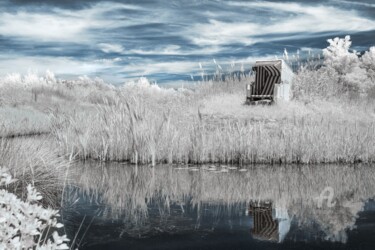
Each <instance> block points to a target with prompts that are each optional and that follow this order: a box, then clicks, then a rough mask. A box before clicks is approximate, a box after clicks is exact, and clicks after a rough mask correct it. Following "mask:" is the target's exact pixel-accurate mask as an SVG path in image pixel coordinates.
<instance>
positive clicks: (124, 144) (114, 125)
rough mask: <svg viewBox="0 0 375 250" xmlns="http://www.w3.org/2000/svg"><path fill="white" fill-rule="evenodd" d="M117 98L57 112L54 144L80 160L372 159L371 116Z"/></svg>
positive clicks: (373, 135) (373, 125) (373, 129)
mask: <svg viewBox="0 0 375 250" xmlns="http://www.w3.org/2000/svg"><path fill="white" fill-rule="evenodd" d="M123 98H124V97H123ZM222 98H223V99H224V100H225V97H224V96H223V97H222ZM120 99H121V98H119V100H118V103H116V104H115V105H111V106H103V105H99V106H98V107H97V111H96V112H95V113H91V114H85V115H82V114H81V115H80V114H77V115H75V116H56V117H55V118H54V124H55V126H54V130H53V131H54V135H55V136H56V138H57V139H58V142H59V143H60V147H61V148H63V149H64V150H65V152H70V151H74V152H76V153H77V155H78V157H80V158H82V159H89V158H92V159H97V160H101V161H130V162H133V163H141V164H146V163H153V164H155V163H160V162H162V163H232V164H250V163H332V162H343V163H354V162H373V161H375V122H373V121H372V119H371V118H367V119H353V120H351V119H350V116H349V117H347V118H345V115H341V117H340V115H337V114H336V116H335V115H332V116H329V115H327V114H319V113H318V112H313V111H311V112H312V113H313V114H304V113H299V114H295V113H289V114H284V115H280V114H277V115H279V116H281V117H276V114H275V117H274V118H275V119H273V118H272V116H269V117H268V119H267V118H265V117H267V112H270V113H271V112H273V110H272V109H274V108H275V109H277V107H261V108H258V109H259V111H258V112H264V113H266V114H263V115H262V116H259V115H258V116H252V117H251V116H250V117H248V118H236V114H233V116H232V117H229V118H228V117H225V116H223V117H221V118H220V115H219V114H216V115H212V116H210V115H208V114H205V113H201V111H200V110H199V108H198V109H197V110H196V113H194V112H192V111H191V112H189V111H187V112H186V113H185V114H181V113H178V112H177V113H176V112H174V111H173V108H172V107H171V109H169V110H168V111H165V110H166V109H162V108H160V107H158V104H157V103H153V105H152V106H148V105H147V104H145V103H144V102H143V100H141V99H133V101H132V102H130V101H124V102H122V101H121V100H122V99H121V100H120ZM125 100H126V98H125ZM301 105H302V104H301ZM158 108H159V109H160V110H162V111H157V109H158ZM246 108H247V109H252V107H246ZM202 109H203V108H202ZM163 110H164V111H163ZM203 110H204V109H203ZM279 111H280V112H283V110H282V109H280V110H279ZM254 117H257V118H256V119H255V118H254Z"/></svg>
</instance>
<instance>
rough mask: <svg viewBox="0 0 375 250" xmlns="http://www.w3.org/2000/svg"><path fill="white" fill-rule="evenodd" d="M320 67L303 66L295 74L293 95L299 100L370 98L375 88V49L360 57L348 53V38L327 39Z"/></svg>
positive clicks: (350, 52)
mask: <svg viewBox="0 0 375 250" xmlns="http://www.w3.org/2000/svg"><path fill="white" fill-rule="evenodd" d="M327 41H328V43H329V46H328V47H327V48H326V49H324V50H323V55H324V62H323V67H321V68H320V69H317V70H314V69H309V68H308V67H302V68H301V69H300V70H299V72H298V73H297V77H296V79H295V83H294V86H293V91H294V93H293V96H294V98H296V99H300V100H305V101H306V100H312V99H319V98H323V99H327V98H332V97H335V98H336V97H338V98H357V97H366V96H367V97H368V96H369V95H372V89H373V88H374V86H375V47H372V48H370V50H369V51H367V52H366V53H365V54H364V55H363V57H361V58H360V57H359V56H358V54H357V52H356V51H350V46H351V44H352V42H351V41H350V36H346V37H345V38H343V39H342V38H338V37H336V38H334V39H329V40H327Z"/></svg>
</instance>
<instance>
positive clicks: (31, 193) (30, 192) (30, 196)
mask: <svg viewBox="0 0 375 250" xmlns="http://www.w3.org/2000/svg"><path fill="white" fill-rule="evenodd" d="M42 198H43V197H42V196H41V195H40V193H39V192H38V191H36V189H35V188H34V187H33V186H31V184H29V185H27V201H29V202H34V201H39V200H41V199H42Z"/></svg>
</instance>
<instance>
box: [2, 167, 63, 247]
mask: <svg viewBox="0 0 375 250" xmlns="http://www.w3.org/2000/svg"><path fill="white" fill-rule="evenodd" d="M16 181H17V180H15V179H13V178H12V176H11V175H10V174H9V173H8V171H7V170H6V169H5V168H2V167H0V187H1V189H0V249H34V248H38V249H69V247H68V245H67V244H66V243H65V242H68V241H69V240H68V238H67V237H66V236H65V235H63V236H60V235H59V234H58V232H57V229H58V228H61V227H62V226H63V225H62V224H61V223H58V222H57V217H58V216H59V214H58V211H57V210H53V209H50V208H43V207H42V206H41V205H39V204H38V201H39V200H41V199H42V196H41V195H40V193H39V192H37V190H36V189H35V188H34V187H33V186H32V185H31V184H29V185H28V186H27V199H26V200H25V201H22V200H21V199H19V198H18V197H17V196H16V195H14V194H12V193H9V192H8V190H7V186H8V185H9V184H11V183H13V182H16ZM4 187H5V188H4Z"/></svg>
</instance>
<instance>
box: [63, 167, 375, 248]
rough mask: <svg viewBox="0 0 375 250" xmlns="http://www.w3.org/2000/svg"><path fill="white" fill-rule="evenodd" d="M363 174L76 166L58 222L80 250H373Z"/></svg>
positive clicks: (348, 170) (373, 212) (373, 217)
mask: <svg viewBox="0 0 375 250" xmlns="http://www.w3.org/2000/svg"><path fill="white" fill-rule="evenodd" d="M374 180H375V168H374V167H372V166H362V165H356V166H346V165H344V166H340V165H324V166H256V167H254V166H249V167H242V168H237V167H235V166H229V165H226V166H202V167H196V166H188V167H187V166H173V165H160V166H156V167H149V166H138V167H136V166H131V165H125V164H108V165H102V164H98V163H86V164H78V165H77V166H75V167H74V168H73V169H72V171H71V176H70V178H69V185H67V187H66V188H65V190H64V201H63V211H62V220H63V221H64V224H65V230H66V233H67V234H68V236H69V237H70V239H73V241H74V242H75V244H76V246H78V245H79V248H80V249H251V248H253V249H300V248H305V249H316V248H319V249H327V248H329V249H353V248H355V249H373V246H375V237H373V235H374V233H375V201H374V200H373V199H374V198H375V181H374Z"/></svg>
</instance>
